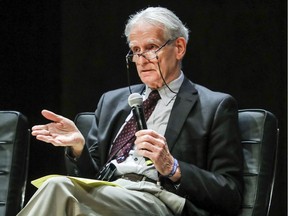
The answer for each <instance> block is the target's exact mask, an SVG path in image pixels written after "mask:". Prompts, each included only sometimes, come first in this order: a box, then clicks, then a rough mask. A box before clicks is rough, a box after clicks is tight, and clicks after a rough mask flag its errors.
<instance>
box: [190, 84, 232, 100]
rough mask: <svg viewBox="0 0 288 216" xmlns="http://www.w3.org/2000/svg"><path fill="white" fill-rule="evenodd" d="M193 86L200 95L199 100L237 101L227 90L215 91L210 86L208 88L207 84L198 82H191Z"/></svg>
mask: <svg viewBox="0 0 288 216" xmlns="http://www.w3.org/2000/svg"><path fill="white" fill-rule="evenodd" d="M190 83H191V85H192V88H194V89H195V92H197V95H198V100H200V101H202V102H204V103H206V102H207V103H208V104H210V103H219V102H221V101H223V100H228V101H233V102H236V100H235V98H234V97H233V96H232V95H231V94H229V93H225V92H221V91H215V90H211V89H210V88H207V87H206V86H203V85H200V84H197V83H193V82H191V81H190Z"/></svg>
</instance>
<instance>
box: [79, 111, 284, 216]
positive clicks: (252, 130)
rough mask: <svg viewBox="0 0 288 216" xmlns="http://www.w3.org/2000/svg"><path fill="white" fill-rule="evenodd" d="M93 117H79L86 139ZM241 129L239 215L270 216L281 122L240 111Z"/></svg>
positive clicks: (268, 115)
mask: <svg viewBox="0 0 288 216" xmlns="http://www.w3.org/2000/svg"><path fill="white" fill-rule="evenodd" d="M93 118H94V113H93V112H84V113H79V114H78V115H77V116H76V117H75V124H76V125H77V127H78V129H79V130H80V131H81V132H82V133H83V136H84V137H85V138H86V137H87V134H88V132H89V129H90V127H91V125H92V121H93ZM239 127H240V133H241V141H242V145H243V152H244V196H243V203H242V208H241V211H240V213H239V216H265V215H269V210H270V204H271V199H272V193H273V186H274V180H275V172H276V164H277V163H276V160H277V148H278V125H277V119H276V117H275V116H274V115H273V114H272V113H270V112H268V111H266V110H261V109H245V110H239Z"/></svg>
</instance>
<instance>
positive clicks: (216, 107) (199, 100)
mask: <svg viewBox="0 0 288 216" xmlns="http://www.w3.org/2000/svg"><path fill="white" fill-rule="evenodd" d="M144 88H145V86H144V85H142V84H141V85H135V86H132V91H133V92H139V93H141V92H142V91H143V90H144ZM129 94H130V93H129V90H128V88H122V89H118V90H114V91H110V92H107V93H105V94H104V95H103V96H102V97H101V99H100V101H99V103H98V106H97V109H96V111H95V122H94V124H93V126H92V128H91V131H90V133H89V136H88V140H87V143H86V148H84V151H83V153H82V155H81V156H80V158H79V159H78V160H77V167H78V169H79V175H80V176H83V177H88V178H93V177H95V175H96V173H97V170H98V169H99V167H101V166H103V165H104V164H105V163H106V160H107V156H108V151H109V148H110V145H111V143H112V140H113V139H114V138H115V136H116V134H117V132H118V130H119V129H120V127H121V125H122V124H123V122H124V120H125V119H126V117H127V115H128V114H129V113H130V110H131V108H130V107H129V105H128V103H127V98H128V96H129ZM165 137H166V139H167V143H168V146H169V149H170V152H171V154H172V155H173V156H174V157H175V158H177V159H178V161H179V165H180V170H181V174H182V178H181V184H180V187H179V188H178V190H177V192H176V193H177V194H179V195H180V196H183V197H185V198H186V204H185V209H184V212H183V215H184V214H185V215H234V214H235V213H236V212H237V209H238V208H239V206H240V203H241V195H242V164H243V161H242V147H241V144H240V138H239V132H238V108H237V104H236V101H235V100H234V99H233V98H232V97H231V96H230V95H227V94H223V93H219V92H213V91H210V90H209V89H207V88H205V87H203V86H200V85H196V84H194V83H192V82H191V81H189V80H188V79H187V78H185V79H184V82H183V84H182V86H181V88H180V90H179V93H178V95H177V98H176V101H175V103H174V106H173V108H172V112H171V116H170V119H169V122H168V125H167V129H166V133H165Z"/></svg>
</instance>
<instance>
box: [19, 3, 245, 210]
mask: <svg viewBox="0 0 288 216" xmlns="http://www.w3.org/2000/svg"><path fill="white" fill-rule="evenodd" d="M125 35H126V37H127V41H128V44H129V47H130V51H129V53H128V54H127V56H126V58H127V64H128V65H129V64H133V63H135V64H136V68H137V71H138V75H139V77H140V79H141V81H142V82H143V84H138V85H133V86H128V87H127V88H122V89H117V90H113V91H109V92H107V93H105V94H103V96H102V97H101V99H100V101H99V103H98V106H97V109H96V111H95V120H94V122H93V125H92V127H91V130H90V132H89V136H88V138H87V139H86V140H84V137H83V136H82V135H81V133H80V132H79V130H78V129H77V127H76V126H75V125H74V123H73V122H72V121H70V120H69V119H67V118H65V117H63V116H60V115H57V114H55V113H53V112H50V111H48V110H43V111H42V114H43V116H44V117H45V118H47V119H49V120H51V121H52V122H51V123H49V124H46V125H37V126H34V127H33V128H32V135H34V136H36V138H37V139H39V140H42V141H44V142H47V143H51V144H53V145H55V146H64V147H66V157H67V160H68V161H69V163H71V166H74V167H76V168H77V175H79V176H81V177H85V178H98V179H103V176H107V175H106V174H107V173H108V172H109V179H106V178H104V180H107V181H113V183H116V184H117V185H119V186H120V187H114V186H108V185H102V186H99V187H95V188H92V189H89V190H87V189H85V188H83V187H81V185H78V184H77V183H76V182H74V181H71V180H69V179H68V178H67V177H55V178H52V179H50V180H48V181H46V182H45V183H44V184H43V185H42V186H41V187H40V188H39V189H38V191H37V192H36V193H35V195H34V196H33V197H32V198H31V200H30V201H29V203H28V204H27V205H26V207H25V208H24V209H23V210H22V211H21V212H20V213H19V215H41V216H44V215H61V216H63V215H69V216H70V215H105V216H107V215H113V216H115V215H129V214H130V215H157V216H158V215H236V214H237V211H238V209H239V206H240V203H241V195H242V177H241V176H242V149H241V145H240V141H239V132H238V121H237V120H238V119H237V118H238V112H237V111H238V109H237V104H236V102H235V100H234V99H233V98H232V97H231V96H230V95H227V94H224V93H219V92H213V91H210V90H209V89H207V88H205V87H203V86H200V85H197V84H194V83H192V82H191V81H190V80H188V79H187V78H186V77H185V75H184V73H183V72H182V70H181V62H182V59H183V57H184V55H185V52H186V45H187V42H188V29H187V28H186V27H185V26H184V25H183V23H182V22H181V21H180V20H179V18H178V17H177V16H176V15H175V14H174V13H173V12H171V11H170V10H168V9H166V8H162V7H149V8H147V9H144V10H141V11H139V12H137V13H136V14H134V15H133V16H131V17H130V19H129V20H128V22H127V25H126V28H125ZM131 93H138V95H140V97H142V98H143V100H144V102H143V109H144V114H145V118H146V120H147V128H148V129H145V128H140V129H141V130H138V131H137V129H136V128H137V124H136V121H135V119H136V117H137V116H135V115H133V112H132V111H131V107H129V105H128V103H127V99H128V97H129V95H130V94H131ZM151 98H152V99H151ZM148 101H149V102H148ZM146 102H147V103H146ZM147 104H149V105H151V106H149V108H147V110H148V111H147V110H146V107H148V105H147ZM138 129H139V128H138ZM127 133H128V134H130V135H127Z"/></svg>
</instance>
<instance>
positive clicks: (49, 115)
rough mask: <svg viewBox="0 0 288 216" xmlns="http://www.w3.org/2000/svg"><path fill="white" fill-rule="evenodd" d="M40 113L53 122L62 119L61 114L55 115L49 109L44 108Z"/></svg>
mask: <svg viewBox="0 0 288 216" xmlns="http://www.w3.org/2000/svg"><path fill="white" fill-rule="evenodd" d="M41 114H42V115H43V116H44V117H45V118H46V119H48V120H50V121H53V122H60V121H61V120H62V119H63V117H62V116H60V115H57V114H56V113H54V112H51V111H49V110H45V109H44V110H42V111H41Z"/></svg>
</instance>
